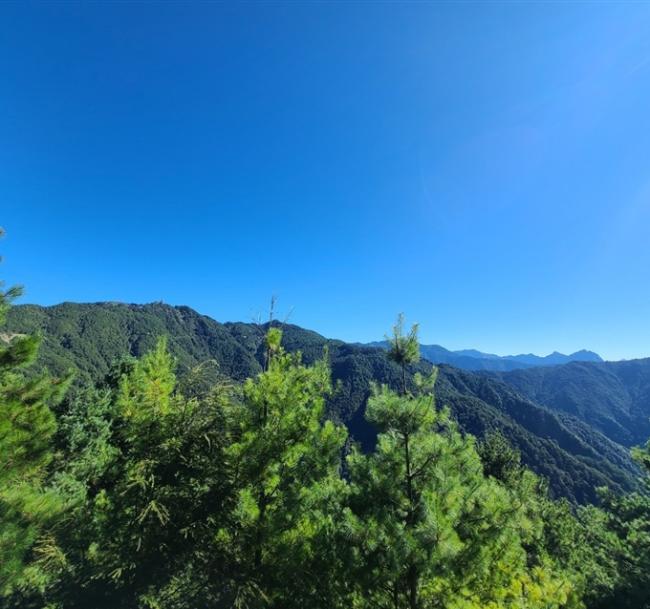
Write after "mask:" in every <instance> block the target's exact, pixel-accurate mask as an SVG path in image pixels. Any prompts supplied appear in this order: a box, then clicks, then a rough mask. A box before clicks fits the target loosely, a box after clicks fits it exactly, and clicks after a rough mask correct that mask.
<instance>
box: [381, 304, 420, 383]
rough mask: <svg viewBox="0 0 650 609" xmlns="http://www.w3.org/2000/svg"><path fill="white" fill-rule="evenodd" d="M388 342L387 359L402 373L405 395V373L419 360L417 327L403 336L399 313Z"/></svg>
mask: <svg viewBox="0 0 650 609" xmlns="http://www.w3.org/2000/svg"><path fill="white" fill-rule="evenodd" d="M386 340H387V341H388V357H389V359H391V360H392V361H394V362H395V363H396V364H397V365H398V366H399V367H400V368H401V371H402V394H403V395H406V371H407V369H408V367H409V366H410V365H411V364H415V363H416V362H418V361H419V360H420V343H419V342H418V325H417V324H413V325H412V326H411V329H410V331H409V332H408V334H404V314H403V313H400V314H399V315H398V317H397V322H396V323H395V325H394V326H393V334H392V336H386Z"/></svg>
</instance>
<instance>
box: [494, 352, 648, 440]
mask: <svg viewBox="0 0 650 609" xmlns="http://www.w3.org/2000/svg"><path fill="white" fill-rule="evenodd" d="M494 376H495V377H497V378H499V379H501V380H503V381H504V382H506V383H508V384H509V385H511V386H512V387H514V388H515V389H516V390H517V391H519V392H521V393H522V394H523V395H525V396H527V397H528V398H529V399H531V400H533V401H535V402H537V403H539V404H543V405H544V406H547V407H548V408H550V409H553V410H555V411H559V412H563V413H567V414H569V415H572V416H575V417H577V418H579V419H581V420H582V421H585V422H586V423H588V424H589V425H590V426H592V427H593V428H595V429H597V430H599V431H600V432H601V433H603V434H604V435H605V436H607V437H608V438H610V439H612V440H614V441H615V442H618V443H619V444H622V445H624V446H633V445H636V444H641V443H643V442H645V441H646V440H647V439H648V437H649V436H650V358H649V359H638V360H630V361H622V362H601V363H586V362H581V363H578V362H573V363H570V364H567V365H566V366H556V367H552V368H533V369H529V370H516V371H512V372H508V373H505V374H495V375H494Z"/></svg>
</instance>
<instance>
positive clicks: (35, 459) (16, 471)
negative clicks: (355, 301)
mask: <svg viewBox="0 0 650 609" xmlns="http://www.w3.org/2000/svg"><path fill="white" fill-rule="evenodd" d="M0 288H1V284H0ZM20 293H21V290H20V289H19V288H10V289H8V290H4V291H3V290H1V289H0V326H1V325H2V324H3V322H4V320H5V316H6V314H7V311H8V310H9V307H10V306H11V303H12V301H13V300H14V299H15V298H17V297H18V296H19V295H20ZM39 343H40V340H39V339H38V337H35V336H12V335H10V334H0V593H2V592H5V593H8V592H9V591H11V590H12V589H14V588H15V587H17V586H18V587H20V586H26V585H29V584H38V583H39V582H40V580H41V577H42V574H41V572H40V570H39V569H38V566H37V565H36V563H32V566H31V567H28V566H27V564H26V561H27V560H28V559H29V557H30V552H31V554H32V556H34V555H35V556H38V555H41V557H43V556H45V555H46V554H47V553H48V552H49V551H50V550H51V549H52V548H51V545H50V543H49V541H48V540H47V527H48V525H49V524H50V523H51V522H52V520H53V519H54V518H55V517H56V516H57V515H58V512H59V510H60V509H61V507H62V506H61V502H60V501H59V497H58V496H57V495H56V494H55V493H53V492H52V491H51V489H48V488H46V487H45V485H44V478H45V474H46V468H47V466H48V464H49V463H50V461H51V459H52V451H51V443H50V440H51V438H52V436H53V434H54V432H55V430H56V422H55V419H54V415H53V414H52V411H51V410H50V407H51V406H52V405H54V404H56V403H57V402H58V401H60V399H61V398H62V396H63V394H64V392H65V390H66V387H67V382H66V381H57V380H55V379H52V378H50V377H49V376H46V375H41V376H37V377H32V378H30V379H26V378H25V377H24V375H23V373H22V369H23V368H24V367H25V366H27V365H28V364H30V363H31V362H32V361H33V360H34V359H35V357H36V354H37V351H38V347H39Z"/></svg>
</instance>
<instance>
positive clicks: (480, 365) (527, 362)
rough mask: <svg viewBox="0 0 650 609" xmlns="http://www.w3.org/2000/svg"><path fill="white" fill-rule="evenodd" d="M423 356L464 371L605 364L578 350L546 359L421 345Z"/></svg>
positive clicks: (382, 344) (379, 344)
mask: <svg viewBox="0 0 650 609" xmlns="http://www.w3.org/2000/svg"><path fill="white" fill-rule="evenodd" d="M365 346H367V347H379V348H381V349H386V348H387V347H388V343H387V342H386V341H375V342H371V343H365ZM420 354H421V356H422V357H423V358H424V359H426V360H428V361H430V362H431V363H432V364H449V365H450V366H455V367H456V368H462V369H463V370H475V371H476V370H494V371H497V372H507V371H510V370H519V369H521V368H534V367H537V366H559V365H561V364H568V363H569V362H602V361H603V359H602V358H601V357H600V355H598V354H597V353H594V352H593V351H587V350H584V349H583V350H582V351H576V352H575V353H572V354H571V355H564V354H563V353H558V352H557V351H554V352H553V353H551V354H550V355H546V356H544V357H542V356H539V355H533V354H532V353H528V354H521V355H494V354H493V353H483V352H482V351H477V350H476V349H462V350H460V351H450V350H449V349H445V348H444V347H441V346H440V345H420Z"/></svg>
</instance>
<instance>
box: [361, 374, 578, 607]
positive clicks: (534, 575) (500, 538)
mask: <svg viewBox="0 0 650 609" xmlns="http://www.w3.org/2000/svg"><path fill="white" fill-rule="evenodd" d="M434 383H435V372H434V376H433V377H432V378H431V379H428V380H423V379H421V378H419V379H418V378H416V386H417V387H418V391H417V392H416V394H412V393H408V394H405V393H404V391H402V393H400V394H398V393H395V392H393V391H391V390H390V389H388V388H386V387H376V388H375V390H374V392H373V395H372V396H371V398H370V400H369V403H368V406H367V410H366V417H367V418H368V420H369V421H370V422H372V423H373V424H374V425H375V426H376V427H377V428H378V430H379V432H380V433H379V437H378V440H377V446H376V449H375V451H374V453H372V454H370V455H363V454H361V453H359V452H356V451H355V452H354V453H353V454H352V455H351V456H350V458H349V460H348V462H349V468H350V477H351V483H352V499H351V508H352V513H353V517H352V519H351V521H350V525H349V526H350V529H351V531H352V537H353V538H354V539H355V541H356V547H357V548H358V557H359V558H358V570H357V571H356V573H355V580H356V582H355V583H356V585H357V590H358V593H357V597H356V600H355V605H354V606H355V607H360V608H366V607H368V608H370V607H381V608H386V609H389V608H390V609H433V608H435V607H441V608H445V609H451V608H454V609H456V608H458V609H460V608H463V609H470V608H471V609H478V608H479V607H480V608H500V607H518V608H524V607H525V608H532V607H539V608H540V609H541V608H544V609H549V608H553V607H561V606H569V603H570V602H572V601H571V599H570V597H569V593H570V582H568V581H564V580H562V579H560V578H557V577H556V576H555V574H554V573H553V572H552V570H549V569H548V568H547V566H546V565H545V564H543V563H539V564H536V565H534V566H532V567H530V566H529V565H528V563H527V558H528V557H527V554H526V551H525V549H524V543H526V542H527V541H530V540H531V539H532V538H533V535H534V534H535V528H536V526H537V525H536V523H535V522H533V521H531V520H530V519H529V517H528V514H527V511H526V509H524V507H523V505H522V504H521V503H520V502H518V501H517V497H515V496H514V495H513V494H512V493H511V492H509V491H508V489H506V488H505V487H504V486H503V485H502V484H500V483H499V482H498V481H497V480H495V479H494V478H486V477H485V476H484V473H483V467H482V463H481V460H480V458H479V455H478V453H477V451H476V448H475V445H474V442H473V440H472V438H470V437H464V436H462V434H461V433H460V432H459V431H458V429H457V426H456V424H455V423H454V422H453V421H452V420H451V418H450V415H449V412H448V411H447V410H438V409H436V407H435V401H434V394H433V385H434Z"/></svg>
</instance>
